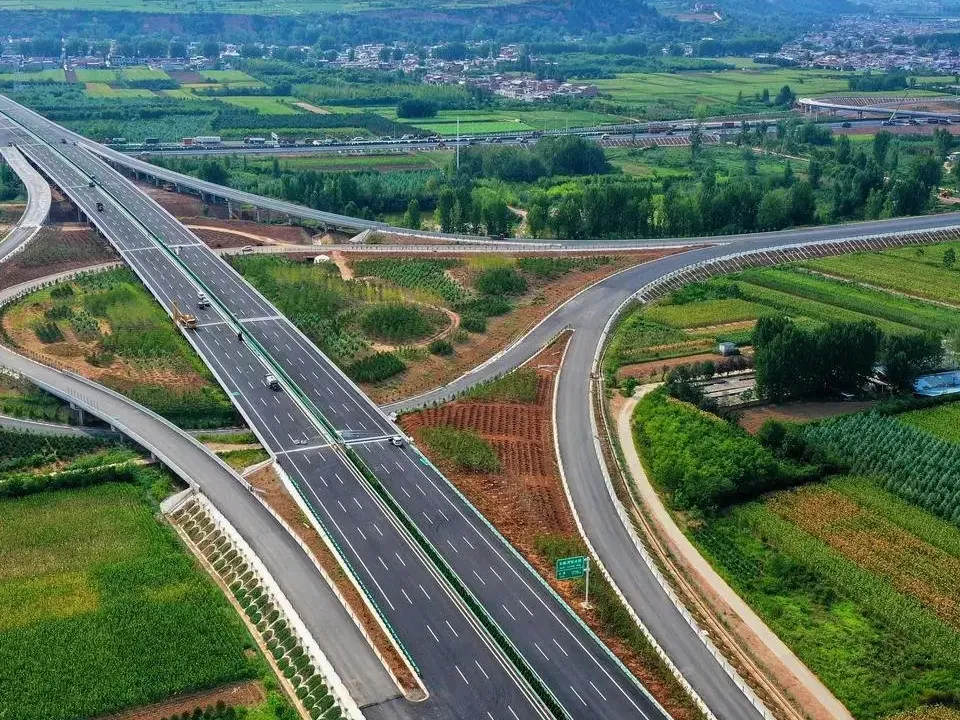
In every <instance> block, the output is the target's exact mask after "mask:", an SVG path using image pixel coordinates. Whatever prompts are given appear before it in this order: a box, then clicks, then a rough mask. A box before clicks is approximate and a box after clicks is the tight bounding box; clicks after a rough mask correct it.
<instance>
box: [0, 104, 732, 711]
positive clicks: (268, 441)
mask: <svg viewBox="0 0 960 720" xmlns="http://www.w3.org/2000/svg"><path fill="white" fill-rule="evenodd" d="M0 110H2V111H3V112H4V113H6V114H7V116H8V117H10V118H12V119H13V120H15V121H16V122H17V123H19V124H20V125H22V126H23V127H24V129H23V130H22V131H21V132H20V139H19V140H18V146H19V147H20V149H21V150H22V151H23V152H24V154H25V155H27V157H28V158H29V159H30V160H31V161H32V162H33V163H34V164H36V165H37V166H38V167H40V168H41V169H42V170H43V172H44V173H45V174H46V175H47V176H48V177H50V178H51V180H53V181H54V182H55V183H56V184H57V185H58V186H59V187H60V188H61V189H62V190H63V191H64V192H65V193H66V194H67V195H68V196H69V197H70V198H71V200H72V201H73V202H74V203H75V204H76V205H77V206H78V207H79V208H80V209H81V210H82V211H83V212H84V213H86V215H87V216H88V217H89V218H90V220H91V221H92V222H93V223H94V224H95V225H96V226H97V227H98V228H99V229H100V230H101V231H102V232H103V233H104V235H106V236H107V238H108V239H109V240H110V241H111V243H112V244H113V245H114V247H115V248H116V249H117V251H118V252H119V253H120V254H121V256H122V258H123V259H124V260H125V261H126V262H127V263H128V264H129V265H130V267H131V268H132V269H133V270H134V271H135V272H136V273H137V274H138V275H139V276H140V278H141V279H142V280H143V282H144V283H145V285H146V286H147V288H148V289H149V290H150V291H151V292H152V293H153V294H154V295H155V297H156V298H157V299H158V301H160V302H161V304H162V305H163V306H164V307H165V308H167V309H168V310H169V309H170V308H172V306H173V303H174V302H176V303H178V304H179V306H180V307H184V308H185V307H190V308H191V310H190V312H191V313H195V314H196V316H197V321H198V328H197V330H196V331H195V332H190V331H188V332H187V333H186V334H187V337H188V339H189V340H190V342H191V343H192V344H193V346H194V347H195V349H196V350H197V352H198V353H199V354H200V355H201V357H202V358H203V359H204V360H205V362H206V363H207V364H208V365H209V367H210V368H211V370H212V371H213V373H214V375H215V376H216V377H217V379H218V381H219V382H220V383H221V385H223V386H224V388H225V389H226V390H227V392H228V393H229V394H230V395H231V397H232V399H233V401H234V403H235V404H236V405H237V407H238V409H239V410H240V411H241V413H243V414H244V416H245V417H246V419H247V421H248V423H249V424H250V426H251V427H252V428H253V429H254V430H255V432H257V434H258V436H259V437H260V439H261V441H262V442H263V444H264V446H265V447H267V448H268V449H269V451H270V452H271V453H272V454H274V455H275V456H276V457H277V459H278V463H279V465H280V467H281V468H282V470H283V471H284V472H285V473H286V475H287V476H288V477H289V478H290V480H291V482H292V483H293V485H294V486H295V487H296V489H297V490H298V491H299V492H300V494H301V496H302V497H303V499H304V501H305V502H306V503H307V505H308V506H309V508H310V510H311V513H312V514H313V516H314V518H313V519H314V521H315V522H316V523H317V524H318V526H320V527H321V528H322V529H323V531H324V532H326V534H327V535H328V537H330V538H331V540H332V543H333V544H334V545H335V546H336V548H337V550H338V552H339V554H340V556H341V560H342V562H343V563H344V564H345V565H346V566H347V567H348V568H349V569H350V571H351V572H352V574H353V575H354V577H355V578H357V580H358V582H359V583H360V585H361V586H362V588H363V589H364V590H365V591H366V594H367V597H368V600H369V603H370V604H371V605H372V606H373V607H374V608H375V609H376V610H377V611H378V612H379V613H380V615H381V617H382V618H383V619H384V621H385V623H386V624H387V625H388V627H389V628H390V629H391V630H392V632H393V633H394V634H395V637H396V638H397V639H398V642H399V644H400V645H401V647H402V648H403V649H404V651H405V652H406V653H407V656H408V658H409V659H410V661H411V662H412V663H413V665H414V666H415V667H416V668H417V669H418V670H419V672H420V674H421V677H422V678H423V681H424V683H425V685H426V687H427V689H428V690H429V692H430V694H431V697H430V699H429V700H428V701H427V702H426V703H425V704H424V705H422V706H420V707H419V708H418V710H422V711H424V712H422V713H421V712H418V713H417V714H418V715H423V714H427V715H433V714H434V713H438V714H437V715H436V716H437V717H444V718H455V719H461V718H462V720H476V718H486V719H488V720H500V719H501V718H504V719H508V720H509V719H513V720H521V719H523V720H526V719H527V718H530V719H531V720H539V719H542V718H545V717H547V716H548V714H549V713H552V714H553V715H554V716H557V717H567V718H572V719H580V718H583V719H584V720H586V719H588V718H589V719H590V720H594V719H609V720H628V719H629V718H642V719H644V720H654V719H655V718H665V717H667V716H666V713H665V711H663V710H662V708H660V707H659V706H658V705H657V704H656V702H655V701H654V700H653V699H652V697H651V696H650V695H649V693H647V692H646V691H645V689H644V688H643V687H642V686H640V685H639V683H637V682H636V680H635V679H634V678H633V677H632V676H631V675H630V674H629V673H628V672H627V671H626V670H625V668H623V667H622V666H621V665H620V664H619V662H618V661H617V660H616V658H615V657H614V656H613V655H612V654H611V653H610V652H609V651H608V650H607V649H606V648H605V647H604V646H603V645H602V644H601V643H600V642H599V640H597V639H596V638H595V637H593V635H592V634H591V633H590V632H589V630H588V629H587V628H586V626H585V625H583V624H582V623H581V622H580V621H579V619H578V618H577V617H576V616H575V615H574V614H573V613H572V611H570V610H569V608H567V607H566V606H565V605H564V604H563V602H562V601H561V600H560V599H559V598H558V597H557V596H556V595H554V594H553V593H552V591H551V590H550V589H549V586H548V585H547V584H546V583H544V582H543V581H542V580H541V579H540V578H539V576H538V575H536V573H535V572H534V571H533V570H532V569H531V568H529V567H528V566H527V565H526V564H525V563H524V562H523V560H522V559H521V558H520V556H519V555H518V554H516V553H515V552H514V551H513V549H512V548H511V547H510V546H509V545H508V544H507V543H506V541H505V540H503V538H501V537H500V536H499V534H497V533H496V531H495V530H494V529H493V528H492V527H491V526H489V525H488V524H486V522H485V521H484V520H483V518H482V517H480V516H479V514H478V513H477V512H476V511H475V510H474V509H473V508H472V507H471V506H470V505H469V504H468V503H467V502H466V501H465V499H463V498H462V497H461V496H459V494H458V493H457V492H456V491H455V490H454V488H453V486H452V485H450V484H449V483H448V482H447V481H446V479H445V478H443V477H442V476H441V475H440V474H439V473H438V472H437V471H436V470H435V469H434V468H433V467H432V466H431V465H430V464H429V463H428V462H427V461H426V459H425V458H424V457H423V456H421V455H420V454H419V453H418V452H417V451H416V449H414V448H411V447H409V446H401V447H397V446H395V444H394V443H393V442H392V441H391V439H392V438H393V437H394V436H396V435H398V434H399V430H398V429H397V427H396V426H395V425H394V424H393V423H392V422H391V421H390V420H389V419H388V418H387V417H386V416H385V415H384V414H383V413H382V412H381V411H380V410H379V409H378V408H377V407H376V406H375V405H374V404H373V403H371V402H370V400H369V399H368V398H366V397H365V396H364V395H363V394H362V393H361V392H360V391H359V389H358V388H356V386H355V385H353V383H351V382H350V381H349V380H348V379H347V378H346V377H345V376H344V375H343V374H342V373H341V372H340V371H339V369H338V368H336V366H334V365H333V364H332V363H331V362H330V361H329V360H328V359H327V358H326V357H324V356H323V355H322V354H321V353H320V352H319V350H318V349H317V348H316V347H315V346H314V345H313V344H312V343H310V342H309V340H307V338H306V337H304V336H303V335H302V334H301V333H300V332H299V331H298V330H297V329H296V328H295V327H294V326H293V325H292V324H291V323H290V322H289V321H288V320H287V319H286V318H284V317H283V316H282V315H280V314H279V312H278V311H277V310H276V308H275V307H274V306H273V305H272V304H270V303H269V302H268V301H267V300H266V299H265V298H263V297H262V296H261V295H259V293H257V292H256V291H255V290H254V289H253V288H252V287H251V286H250V285H249V284H247V283H246V282H245V281H244V280H243V279H242V278H241V277H240V276H239V275H237V274H236V273H235V272H234V271H233V270H232V269H231V268H230V267H229V266H228V265H226V264H225V263H224V262H223V261H222V260H221V259H220V258H218V257H217V256H216V255H215V254H214V253H212V252H211V251H210V250H209V249H208V248H207V247H206V246H205V245H204V244H203V243H202V242H201V241H200V240H199V239H198V238H197V237H196V236H195V235H193V234H192V233H191V232H189V231H188V230H187V229H186V228H184V227H183V226H182V225H181V224H180V223H179V222H177V221H176V220H175V219H174V218H173V217H172V216H170V215H169V214H168V213H166V212H165V211H164V210H163V209H162V208H160V207H159V206H158V205H157V204H156V203H154V202H153V201H152V200H150V199H149V198H148V197H146V196H145V195H144V194H143V193H141V192H140V191H139V190H138V189H137V188H136V187H135V186H134V185H133V184H132V183H131V182H129V181H128V180H126V179H125V178H124V177H123V176H121V175H120V174H119V173H117V172H116V171H114V170H112V169H111V168H110V167H109V166H108V165H107V164H105V163H104V162H103V161H102V160H100V159H99V158H96V157H95V156H93V155H92V154H90V153H89V152H88V151H86V150H85V149H83V148H82V147H79V146H77V145H75V144H73V142H71V140H70V136H69V135H68V134H66V133H65V131H63V130H62V129H61V128H59V127H58V126H56V125H55V124H53V123H50V122H48V121H46V120H43V119H42V118H40V117H39V116H37V115H36V114H34V113H31V112H30V111H27V110H26V109H24V108H22V107H21V106H19V105H17V104H15V103H12V102H11V101H9V100H8V99H6V98H0ZM98 203H99V204H100V207H102V210H98ZM201 291H202V292H204V293H205V294H206V295H207V297H209V298H210V300H211V301H212V304H211V307H209V308H197V307H196V304H197V303H196V300H197V294H198V292H201ZM266 375H271V376H273V377H275V378H276V379H277V382H276V383H271V382H267V381H266V380H265V377H266ZM277 387H279V388H280V390H278V389H277ZM238 527H241V528H242V527H243V526H242V525H240V526H238ZM548 708H549V711H548ZM741 717H744V716H741Z"/></svg>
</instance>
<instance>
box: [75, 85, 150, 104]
mask: <svg viewBox="0 0 960 720" xmlns="http://www.w3.org/2000/svg"><path fill="white" fill-rule="evenodd" d="M86 90H87V95H89V96H90V97H104V98H116V99H118V100H119V99H122V98H140V97H153V93H152V92H151V91H150V90H144V89H142V88H113V87H110V86H109V85H107V84H106V83H101V82H88V83H87V84H86Z"/></svg>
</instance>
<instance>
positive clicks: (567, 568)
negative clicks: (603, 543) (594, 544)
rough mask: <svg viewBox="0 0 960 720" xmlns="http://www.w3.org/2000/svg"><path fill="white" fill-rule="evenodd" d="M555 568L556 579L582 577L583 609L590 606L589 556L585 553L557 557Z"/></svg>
mask: <svg viewBox="0 0 960 720" xmlns="http://www.w3.org/2000/svg"><path fill="white" fill-rule="evenodd" d="M555 570H556V573H557V580H573V579H576V578H583V579H584V583H585V584H586V593H585V595H584V598H583V607H584V609H589V607H590V558H589V557H587V556H585V555H574V556H573V557H565V558H558V559H557V562H556V565H555Z"/></svg>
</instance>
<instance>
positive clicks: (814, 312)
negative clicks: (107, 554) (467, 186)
mask: <svg viewBox="0 0 960 720" xmlns="http://www.w3.org/2000/svg"><path fill="white" fill-rule="evenodd" d="M947 247H950V245H948V244H945V245H942V246H940V245H938V246H933V247H926V248H924V249H923V254H922V255H917V250H918V248H901V249H899V250H894V251H890V253H883V254H876V253H870V254H867V253H863V254H858V255H842V256H838V257H833V258H824V259H821V260H815V261H809V262H804V263H802V264H798V265H795V266H786V267H777V268H758V269H752V270H745V271H743V272H740V273H736V274H733V275H731V276H729V277H726V278H722V279H715V280H711V281H709V282H707V283H703V284H698V285H694V286H692V288H691V289H690V293H691V294H692V298H691V299H689V300H684V299H683V298H679V299H677V301H676V302H674V301H673V300H672V299H671V298H666V299H664V300H662V301H660V302H658V303H655V304H653V305H650V306H644V307H638V308H637V309H635V310H633V311H632V312H631V313H630V314H629V315H628V316H627V318H626V319H625V320H624V321H623V322H622V323H621V324H620V325H619V326H618V328H617V330H616V331H615V333H614V336H613V338H612V340H611V342H610V346H609V348H608V352H607V356H606V357H607V364H606V369H607V370H608V371H613V370H615V369H616V368H618V367H620V366H621V365H626V364H632V363H638V362H644V361H647V360H655V359H661V358H669V357H681V356H684V355H694V354H698V353H702V352H705V351H709V350H711V349H712V347H713V343H712V342H711V340H713V341H721V340H729V341H731V342H736V343H738V344H745V343H749V342H750V334H751V330H750V328H749V327H748V328H746V329H742V330H741V329H737V330H734V331H728V332H723V331H722V329H721V330H720V331H709V330H702V329H700V330H698V328H705V327H709V326H713V325H722V324H724V323H735V322H740V321H744V322H746V321H749V320H754V319H756V318H758V317H760V316H761V315H765V314H775V313H782V314H785V315H788V316H790V317H792V318H793V319H794V320H796V321H797V322H799V323H800V324H801V325H811V324H820V323H826V322H830V321H832V320H841V321H858V320H869V321H872V322H874V323H876V325H877V326H878V327H879V328H880V329H881V330H883V331H884V332H886V333H890V334H896V335H905V334H912V333H916V332H919V331H921V330H927V331H932V332H937V333H940V334H943V335H948V334H953V333H956V332H958V331H960V316H958V315H957V313H956V311H954V310H953V309H951V308H947V307H943V306H941V305H936V304H934V303H931V302H925V301H924V300H922V299H918V298H919V297H921V296H922V297H928V298H930V299H937V300H947V301H949V300H950V299H952V298H956V299H957V300H960V272H957V271H955V270H948V269H946V268H945V267H943V265H942V261H941V258H942V254H943V251H944V249H945V248H947ZM958 247H960V245H958ZM811 270H816V271H817V272H811ZM821 272H822V273H829V274H831V275H842V276H845V277H849V278H850V279H851V280H853V279H855V280H861V281H863V282H866V283H868V284H870V285H872V286H877V287H863V286H861V285H857V284H856V283H853V282H849V281H844V280H839V279H835V278H832V277H826V276H824V275H821V274H819V273H821ZM883 287H889V288H891V289H893V290H896V291H899V292H911V293H912V294H915V295H917V296H918V297H917V298H913V297H904V296H903V295H899V294H894V293H891V292H886V291H884V289H883Z"/></svg>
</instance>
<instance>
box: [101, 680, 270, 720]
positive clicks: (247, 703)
mask: <svg viewBox="0 0 960 720" xmlns="http://www.w3.org/2000/svg"><path fill="white" fill-rule="evenodd" d="M266 699H267V693H266V691H265V690H264V688H263V685H262V684H261V683H260V681H259V680H248V681H246V682H241V683H232V684H230V685H223V686H221V687H218V688H213V689H211V690H204V691H202V692H196V693H191V694H189V695H181V696H179V697H175V698H170V699H169V700H164V701H163V702H158V703H154V704H153V705H146V706H144V707H141V708H136V709H134V710H125V711H124V712H121V713H116V714H114V715H104V716H102V717H100V718H99V720H163V718H170V717H173V716H174V715H177V716H179V715H182V714H184V713H193V711H194V710H197V709H200V710H204V709H206V708H208V707H216V705H217V703H218V702H222V703H223V704H224V705H226V706H227V707H255V706H257V705H259V704H260V703H262V702H263V701H264V700H266Z"/></svg>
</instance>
